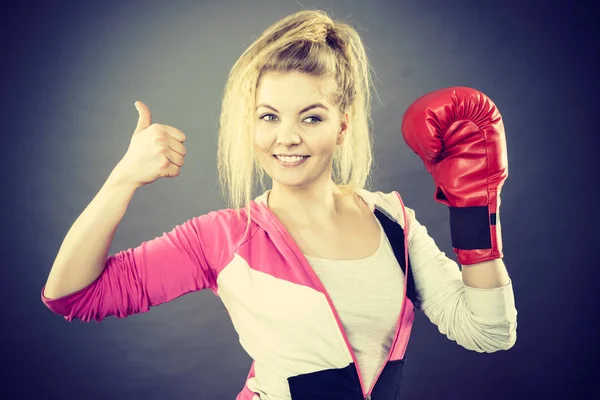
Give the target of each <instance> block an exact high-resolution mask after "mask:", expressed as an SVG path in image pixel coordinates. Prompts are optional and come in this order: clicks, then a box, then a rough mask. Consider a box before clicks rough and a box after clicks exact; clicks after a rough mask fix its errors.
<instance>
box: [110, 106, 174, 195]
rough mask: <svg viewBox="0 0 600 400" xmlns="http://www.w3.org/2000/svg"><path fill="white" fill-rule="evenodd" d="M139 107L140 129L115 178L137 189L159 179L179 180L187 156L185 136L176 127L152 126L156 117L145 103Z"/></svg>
mask: <svg viewBox="0 0 600 400" xmlns="http://www.w3.org/2000/svg"><path fill="white" fill-rule="evenodd" d="M135 106H136V109H137V110H138V113H139V118H138V123H137V127H136V128H135V131H134V132H133V136H132V138H131V142H130V144H129V148H128V149H127V152H126V153H125V156H123V159H121V161H119V163H118V164H117V166H116V167H115V169H114V170H113V174H114V175H115V176H117V177H118V179H119V180H120V181H121V182H126V183H128V184H133V185H134V186H135V187H136V188H137V187H141V186H144V185H146V184H148V183H152V182H154V181H155V180H157V179H158V178H164V177H176V176H179V173H180V169H181V167H182V166H183V161H184V160H183V158H184V157H185V153H186V149H185V146H184V145H183V142H184V141H185V135H184V134H183V132H181V131H180V130H179V129H177V128H174V127H172V126H168V125H162V124H152V114H151V113H150V110H149V109H148V107H147V106H146V105H145V104H144V103H142V102H141V101H138V102H136V103H135Z"/></svg>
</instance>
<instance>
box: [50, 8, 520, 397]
mask: <svg viewBox="0 0 600 400" xmlns="http://www.w3.org/2000/svg"><path fill="white" fill-rule="evenodd" d="M370 86H371V80H370V72H369V64H368V60H367V57H366V54H365V50H364V47H363V44H362V42H361V39H360V37H359V36H358V34H357V33H356V31H355V30H354V29H353V28H352V27H350V26H349V25H347V24H344V23H342V22H337V21H333V20H331V19H330V17H329V16H328V15H327V14H325V13H323V12H321V11H310V10H309V11H301V12H298V13H295V14H293V15H290V16H288V17H286V18H283V19H282V20H280V21H278V22H277V23H275V24H274V25H273V26H271V27H269V28H268V29H267V30H266V31H265V32H264V33H263V34H262V35H261V36H260V37H259V38H258V39H257V40H256V41H255V42H254V43H253V44H252V45H251V46H250V47H249V48H248V49H247V50H246V51H245V52H244V54H243V55H242V56H241V57H240V58H239V60H238V61H237V62H236V64H235V65H234V67H233V69H232V71H231V74H230V76H229V80H228V82H227V86H226V90H225V94H224V98H223V104H222V113H221V124H220V131H219V152H218V163H219V172H220V178H221V181H222V185H223V188H224V190H225V193H226V194H227V196H228V198H229V199H230V201H231V204H232V208H230V209H225V210H219V211H214V212H211V213H208V214H206V215H202V216H199V217H195V218H192V219H190V220H188V221H186V222H185V223H183V224H182V225H178V226H176V227H175V228H174V229H173V230H172V231H170V232H167V233H165V234H163V235H162V236H161V237H158V238H155V239H153V240H150V241H146V242H144V243H142V244H141V245H140V246H138V247H137V248H134V249H127V250H123V251H121V252H119V253H117V254H115V255H113V256H110V257H106V256H107V254H108V249H109V247H110V243H111V241H112V238H113V235H114V232H115V230H116V228H117V226H118V224H119V222H120V221H121V219H122V217H123V214H124V213H125V210H126V208H127V205H128V204H129V201H130V200H131V197H132V196H133V193H134V192H135V189H137V188H138V187H140V186H143V185H145V184H148V183H151V182H154V181H155V180H156V179H158V178H159V177H167V176H170V177H172V176H177V175H178V174H179V171H180V168H181V166H182V165H183V159H184V156H185V152H186V150H185V147H184V145H183V142H184V140H185V135H184V134H183V133H182V132H181V131H179V130H178V129H176V128H174V127H171V126H166V125H161V124H152V121H151V115H150V111H149V110H148V108H147V107H146V106H145V105H144V104H143V103H141V102H138V103H136V107H137V108H138V111H139V121H138V126H137V128H136V130H135V132H134V135H133V137H132V140H131V145H130V147H129V149H128V151H127V153H126V154H125V156H124V157H123V159H122V160H121V161H120V162H119V164H118V165H117V166H116V167H115V169H114V170H113V172H112V173H111V175H110V176H109V178H108V180H107V182H106V183H105V185H104V186H103V187H102V189H101V190H100V192H99V193H98V195H97V196H96V197H95V198H94V200H93V201H92V202H91V203H90V205H89V206H88V207H87V208H86V210H84V212H83V213H82V215H81V216H80V217H79V218H78V219H77V221H76V222H75V224H74V225H73V227H72V228H71V229H70V231H69V232H68V234H67V236H66V238H65V240H64V242H63V244H62V246H61V248H60V251H59V253H58V255H57V258H56V260H55V262H54V265H53V267H52V270H51V271H50V274H49V277H48V281H47V283H46V285H45V286H44V288H43V289H42V300H43V301H44V303H45V304H46V305H47V306H48V307H49V308H50V309H51V310H52V311H54V312H56V313H58V314H60V315H63V316H65V318H66V319H67V320H68V321H72V320H73V319H80V320H82V321H90V320H92V319H94V320H97V321H100V320H102V319H103V318H105V317H107V316H109V315H113V316H116V317H117V318H124V317H126V316H128V315H131V314H135V313H141V312H146V311H148V310H149V309H150V308H151V307H153V306H156V305H159V304H161V303H165V302H168V301H170V300H173V299H175V298H177V297H179V296H182V295H184V294H186V293H190V292H194V291H198V290H202V289H210V290H212V291H213V293H214V294H215V295H217V296H219V297H220V299H221V300H222V301H223V303H224V305H225V307H226V308H227V310H228V312H229V315H230V316H231V319H232V322H233V324H234V327H235V329H236V331H237V332H238V334H239V336H240V343H241V344H242V346H243V348H244V349H245V350H246V351H247V352H248V354H249V355H250V356H251V357H252V359H253V360H254V361H253V363H252V366H251V368H250V372H249V374H248V377H247V381H246V384H245V385H244V387H243V389H242V390H241V392H240V393H239V395H238V396H237V399H238V400H258V399H261V400H268V399H293V400H303V399H311V400H317V399H327V400H333V399H343V400H348V399H363V398H364V399H373V400H392V399H397V398H399V397H398V396H399V390H400V383H401V379H402V367H403V364H404V353H405V350H406V347H407V344H408V339H409V336H410V332H411V326H412V322H413V319H414V307H416V308H418V309H420V310H422V311H423V312H424V313H425V314H426V315H427V317H428V318H429V319H430V320H431V321H432V322H433V323H434V324H436V325H437V326H438V328H439V330H440V332H442V333H443V334H445V335H447V337H448V338H449V339H451V340H455V341H456V342H457V343H458V344H460V345H461V346H463V347H465V348H467V349H470V350H473V351H478V352H493V351H497V350H503V349H508V348H510V347H512V345H513V344H514V342H515V340H516V309H515V308H514V298H513V291H512V286H511V282H510V279H509V278H508V274H507V273H506V268H505V267H504V264H503V263H502V260H501V259H502V252H501V250H502V249H501V238H500V229H499V225H498V223H497V220H496V221H493V222H490V223H489V224H488V222H487V221H490V216H491V218H497V207H498V205H499V197H498V196H499V192H500V188H501V186H502V183H503V181H504V179H506V165H505V161H506V160H505V159H506V157H505V153H503V151H505V150H503V148H502V145H503V142H502V140H503V130H502V125H501V119H500V117H499V114H497V111H496V110H495V107H494V106H493V103H491V101H490V100H489V99H487V98H486V97H485V96H484V95H482V94H480V93H479V92H475V91H473V90H472V89H466V88H454V89H451V90H450V91H448V90H446V91H439V92H435V93H433V94H430V95H428V96H424V97H422V98H421V99H419V100H418V101H417V102H415V103H414V104H413V105H412V106H411V108H409V110H408V111H407V113H406V115H405V119H404V122H403V134H404V137H405V139H406V141H407V142H408V144H409V145H410V146H411V148H413V150H415V152H417V153H418V154H419V155H420V156H421V157H422V159H423V161H424V162H425V163H426V164H427V166H428V169H429V171H430V172H431V173H432V175H433V177H434V181H435V183H436V185H437V187H438V192H437V194H436V200H438V201H440V202H442V203H444V204H446V205H448V206H449V207H450V210H451V232H452V238H453V247H454V248H455V252H456V254H457V256H458V259H459V261H460V262H461V263H462V264H463V266H464V265H467V266H465V267H464V268H463V269H462V275H461V270H460V269H459V268H458V265H457V264H456V262H454V261H452V260H451V259H449V258H447V257H446V256H445V254H444V253H442V252H441V251H440V250H439V249H438V247H437V246H436V244H435V243H434V241H433V239H432V238H431V237H429V236H428V234H427V230H426V228H425V227H424V226H422V225H420V224H419V222H418V221H417V220H416V218H415V213H414V211H413V210H412V209H410V208H408V207H405V206H404V204H403V202H402V199H401V197H400V195H399V194H398V193H396V192H392V193H387V194H384V193H381V192H370V191H368V190H366V189H365V188H364V186H365V182H366V180H367V178H368V175H369V172H370V167H371V159H372V158H371V151H372V147H371V141H370V136H369V125H370V124H369V121H370V120H369V115H370V109H369V105H370ZM453 102H454V103H453ZM490 110H491V111H490ZM432 113H434V114H435V113H437V114H435V115H436V117H438V119H435V118H434V120H435V122H436V123H435V124H434V125H435V126H434V125H431V120H432V119H431V116H432ZM426 116H427V118H426ZM456 121H458V122H459V123H454V122H456ZM461 121H462V122H461ZM465 121H466V122H465ZM479 129H481V130H485V132H486V135H485V138H486V140H484V141H482V139H481V138H482V137H483V136H482V135H477V134H475V135H474V134H473V133H477V132H479ZM444 135H445V136H444ZM457 138H459V139H460V140H458V142H459V143H456V144H455V145H453V146H454V147H452V148H450V147H448V146H450V145H451V144H452V140H454V139H457ZM435 141H437V143H436V142H435ZM442 143H445V144H446V148H443V146H441V144H442ZM464 143H470V145H468V146H467V147H465V148H461V147H460V146H461V145H463V144H464ZM490 143H491V144H490ZM436 146H437V147H436ZM482 146H485V148H486V151H487V152H486V153H485V154H486V156H487V157H488V158H487V159H486V162H487V164H485V165H484V167H485V168H484V169H485V171H496V173H495V175H494V176H493V177H490V176H488V175H485V174H484V173H483V172H481V171H479V173H473V171H475V172H477V171H478V170H477V165H481V162H479V164H477V163H475V164H473V165H470V166H469V162H472V161H473V156H474V155H475V156H477V155H480V154H481V152H480V151H479V152H478V151H475V153H474V154H470V157H468V159H462V160H461V159H460V157H462V156H463V155H464V154H469V151H471V152H472V151H473V149H477V148H481V147H482ZM436 148H437V150H435V149H436ZM457 150H460V151H457ZM494 154H496V156H497V157H496V164H495V166H493V167H494V168H495V170H494V168H491V167H490V165H488V164H490V162H491V161H490V160H492V161H493V160H494ZM456 157H459V158H458V159H457V158H456ZM457 160H459V162H457ZM465 165H467V166H469V170H468V171H469V172H470V175H469V179H470V181H469V185H464V186H461V184H464V181H461V179H460V177H461V176H462V177H464V176H466V173H465V170H462V169H461V168H464V167H465ZM480 168H481V167H480ZM265 174H267V175H269V177H270V178H271V179H272V187H271V189H269V190H267V191H265V192H264V193H263V194H262V195H260V196H258V197H257V198H255V199H252V185H253V182H254V178H255V177H257V178H259V179H260V180H261V182H262V180H263V178H264V176H265ZM482 187H483V188H484V189H483V192H482V191H481V188H482ZM488 188H491V189H489V190H488ZM477 190H479V192H477ZM482 193H483V194H484V195H483V197H482ZM494 196H495V197H494ZM492 197H494V199H495V201H490V200H489V199H491V198H492ZM488 213H489V215H488ZM482 216H483V217H482ZM482 221H483V231H482V230H481V225H482ZM473 227H476V228H477V229H479V231H476V232H473V229H474V228H473ZM481 237H484V239H485V238H487V239H488V240H487V242H490V243H484V244H483V246H482V245H480V243H477V242H481V240H480V238H481ZM484 242H485V240H484ZM405 278H406V279H405Z"/></svg>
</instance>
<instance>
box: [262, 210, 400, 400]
mask: <svg viewBox="0 0 600 400" xmlns="http://www.w3.org/2000/svg"><path fill="white" fill-rule="evenodd" d="M265 208H266V209H267V211H268V215H269V217H270V218H272V219H273V220H274V222H275V223H274V226H275V227H276V228H277V229H278V230H279V233H281V234H282V236H283V237H284V239H285V241H286V243H287V244H288V246H290V247H291V248H292V251H293V252H294V253H295V254H296V256H297V257H298V258H299V260H300V263H301V264H302V266H303V267H304V270H305V271H306V272H308V274H309V275H310V277H311V279H313V281H314V282H316V283H317V287H318V289H319V290H320V291H321V293H323V294H324V295H325V298H326V299H327V303H329V307H330V309H331V311H332V313H333V316H334V318H335V321H336V322H337V325H338V329H339V330H340V333H341V334H342V337H343V339H344V342H345V343H346V348H347V349H348V352H349V353H350V357H351V358H352V361H353V362H354V366H355V368H356V372H357V375H358V383H359V385H360V390H361V399H363V396H364V399H365V400H374V399H372V393H371V391H372V390H373V388H374V387H375V385H376V384H377V380H378V379H379V376H380V375H381V373H382V372H383V369H384V368H385V365H386V364H387V362H388V361H389V359H390V357H391V355H392V352H393V350H394V346H395V344H396V342H397V341H398V333H399V332H400V325H401V323H402V315H403V314H404V306H405V304H406V286H407V282H408V281H407V279H406V278H405V279H404V290H403V293H404V296H403V299H402V308H401V310H400V316H399V318H398V323H397V327H396V335H395V337H394V341H393V342H392V346H391V347H390V351H389V353H388V355H387V357H386V361H385V362H384V363H383V365H382V367H381V369H380V371H379V373H378V374H377V377H376V378H375V380H374V381H373V384H372V385H371V388H370V389H369V391H368V392H367V393H366V395H365V394H364V393H365V390H364V389H365V387H364V382H363V379H362V373H361V372H360V367H359V365H358V361H357V359H356V355H355V354H354V350H352V345H351V344H350V341H349V340H348V337H347V336H346V331H345V330H344V327H343V325H342V321H341V319H340V316H339V315H338V313H337V310H336V308H335V306H334V305H333V301H332V300H331V297H330V296H329V293H328V292H327V290H326V289H325V285H323V282H322V281H321V279H320V278H319V276H318V275H317V274H316V273H315V271H314V269H313V268H312V266H311V265H310V263H309V262H308V260H307V259H306V257H304V254H302V251H301V250H300V248H299V247H298V245H297V244H296V242H295V241H294V239H293V238H292V236H291V235H290V233H289V232H288V231H287V229H285V227H284V226H283V224H282V223H281V222H280V221H279V219H277V217H276V216H275V214H273V212H272V211H271V209H270V208H269V207H268V206H267V205H266V204H265ZM378 209H379V208H378ZM379 210H380V211H382V212H383V213H384V214H385V215H386V216H387V217H388V218H390V219H392V220H393V221H395V222H396V223H397V221H396V220H395V219H394V218H392V217H391V216H390V215H389V214H388V213H387V212H386V211H385V210H381V209H379ZM371 212H373V210H371ZM373 216H374V217H375V215H373ZM375 218H377V217H375ZM382 234H385V231H384V232H382ZM406 242H407V240H406V234H405V246H404V252H405V259H406V253H407V251H408V249H407V246H406V244H407V243H406ZM406 264H407V265H406V271H407V272H408V263H406ZM406 276H407V275H406Z"/></svg>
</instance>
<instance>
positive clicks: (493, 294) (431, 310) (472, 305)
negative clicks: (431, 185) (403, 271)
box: [405, 207, 517, 353]
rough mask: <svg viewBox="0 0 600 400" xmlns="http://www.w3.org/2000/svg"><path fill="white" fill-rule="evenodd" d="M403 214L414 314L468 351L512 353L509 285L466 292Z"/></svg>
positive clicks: (448, 263) (513, 314) (455, 271)
mask: <svg viewBox="0 0 600 400" xmlns="http://www.w3.org/2000/svg"><path fill="white" fill-rule="evenodd" d="M405 209H406V211H407V218H408V220H409V224H410V225H409V238H408V242H409V244H408V248H409V256H410V262H411V267H412V271H413V277H414V281H415V288H416V291H417V295H418V298H419V308H420V309H421V310H422V311H423V313H424V314H425V315H426V316H427V318H428V319H429V320H430V321H431V322H432V323H434V324H435V325H436V326H437V327H438V329H439V331H440V332H441V333H442V334H444V335H446V336H447V337H448V338H449V339H450V340H454V341H456V342H457V343H458V344H459V345H461V346H462V347H464V348H466V349H468V350H473V351H477V352H480V353H483V352H486V353H491V352H494V351H498V350H507V349H509V348H511V347H512V346H513V345H514V343H515V341H516V328H517V310H516V308H515V299H514V293H513V288H512V282H509V283H508V284H507V285H506V286H502V287H498V288H492V289H479V288H472V287H469V286H466V285H465V284H464V282H463V280H462V272H461V271H460V269H459V267H458V264H457V263H456V262H455V261H454V260H451V259H450V258H448V257H447V256H446V254H445V253H444V252H442V251H440V249H439V248H438V247H437V245H436V243H435V242H434V240H433V239H432V238H431V237H430V236H429V234H428V233H427V228H426V227H425V226H423V225H421V224H420V223H419V222H418V221H417V219H416V216H415V212H414V210H412V209H410V208H408V207H405Z"/></svg>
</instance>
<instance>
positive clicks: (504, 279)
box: [462, 258, 510, 289]
mask: <svg viewBox="0 0 600 400" xmlns="http://www.w3.org/2000/svg"><path fill="white" fill-rule="evenodd" d="M462 279H463V282H464V283H465V285H467V286H470V287H473V288H480V289H492V288H497V287H501V286H506V285H508V283H509V282H510V278H509V276H508V271H507V270H506V266H505V265H504V261H502V259H501V258H497V259H494V260H489V261H484V262H480V263H477V264H469V265H463V266H462Z"/></svg>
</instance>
